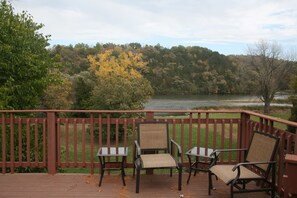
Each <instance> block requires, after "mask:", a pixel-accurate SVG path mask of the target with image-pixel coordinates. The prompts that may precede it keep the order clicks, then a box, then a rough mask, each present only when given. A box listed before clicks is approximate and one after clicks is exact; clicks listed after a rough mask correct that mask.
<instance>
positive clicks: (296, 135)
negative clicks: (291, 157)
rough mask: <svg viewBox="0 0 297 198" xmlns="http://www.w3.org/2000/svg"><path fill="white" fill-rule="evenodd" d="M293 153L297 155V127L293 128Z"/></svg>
mask: <svg viewBox="0 0 297 198" xmlns="http://www.w3.org/2000/svg"><path fill="white" fill-rule="evenodd" d="M294 147H295V148H294V154H295V155H297V128H296V130H295V144H294Z"/></svg>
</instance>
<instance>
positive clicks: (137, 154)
mask: <svg viewBox="0 0 297 198" xmlns="http://www.w3.org/2000/svg"><path fill="white" fill-rule="evenodd" d="M134 144H135V151H136V158H139V157H140V154H141V149H140V146H139V144H138V142H137V140H135V141H134Z"/></svg>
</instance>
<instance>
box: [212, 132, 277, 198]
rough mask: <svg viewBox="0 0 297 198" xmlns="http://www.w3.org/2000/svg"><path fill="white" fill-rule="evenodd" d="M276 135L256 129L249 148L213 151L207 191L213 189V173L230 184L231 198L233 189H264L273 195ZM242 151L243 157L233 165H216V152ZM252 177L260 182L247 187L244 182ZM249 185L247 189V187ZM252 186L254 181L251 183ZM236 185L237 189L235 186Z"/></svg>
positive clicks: (248, 190)
mask: <svg viewBox="0 0 297 198" xmlns="http://www.w3.org/2000/svg"><path fill="white" fill-rule="evenodd" d="M278 143H279V138H277V137H275V136H272V135H270V134H265V133H262V132H258V131H255V132H254V134H253V137H252V140H251V142H250V145H249V148H248V149H222V150H216V151H214V152H213V153H212V155H213V156H214V159H215V160H214V161H213V163H212V164H211V167H210V169H209V172H208V177H209V186H208V194H209V195H210V194H211V190H212V189H213V183H212V175H215V176H217V177H218V178H219V179H221V180H223V182H224V183H226V184H227V185H230V193H231V198H233V194H234V193H246V192H259V191H266V192H270V193H271V198H274V196H275V177H276V175H275V174H276V173H275V168H276V162H275V161H273V160H274V157H275V153H276V150H277V147H278ZM233 151H245V160H244V162H242V163H238V164H236V165H217V163H216V162H217V160H218V158H219V155H217V152H220V153H222V152H233ZM270 170H271V178H270V174H269V173H270ZM251 181H256V182H257V184H259V182H260V183H261V186H258V187H256V188H252V189H251V188H250V186H249V185H247V184H248V183H249V182H251ZM247 187H249V189H248V188H247ZM254 187H255V185H254ZM234 188H236V189H237V190H236V189H234Z"/></svg>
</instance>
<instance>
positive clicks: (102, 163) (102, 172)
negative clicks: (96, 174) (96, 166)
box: [99, 157, 105, 186]
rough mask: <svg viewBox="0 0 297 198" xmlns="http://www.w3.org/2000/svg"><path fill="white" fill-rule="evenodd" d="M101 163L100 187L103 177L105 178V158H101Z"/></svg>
mask: <svg viewBox="0 0 297 198" xmlns="http://www.w3.org/2000/svg"><path fill="white" fill-rule="evenodd" d="M102 158H103V159H102ZM99 161H100V181H99V186H101V184H102V179H103V176H104V169H105V160H104V157H99Z"/></svg>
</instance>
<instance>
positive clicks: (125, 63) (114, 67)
mask: <svg viewBox="0 0 297 198" xmlns="http://www.w3.org/2000/svg"><path fill="white" fill-rule="evenodd" d="M89 61H90V71H91V72H94V73H95V75H96V78H97V79H96V85H95V87H94V89H93V91H92V95H91V97H90V100H89V108H90V109H105V110H133V109H143V108H144V104H145V103H146V102H147V100H148V99H149V98H150V96H151V95H152V92H153V90H152V88H151V85H150V83H149V81H148V80H146V79H145V78H143V76H142V74H141V72H142V71H143V70H144V69H145V65H146V64H145V63H144V62H143V61H142V55H141V54H139V53H133V52H131V51H124V50H122V48H115V49H110V50H106V51H105V52H103V53H101V54H97V55H96V56H89ZM112 116H113V117H118V116H119V115H112ZM122 116H124V115H122ZM130 116H131V115H130ZM111 127H112V128H111V130H110V131H111V133H110V137H111V139H115V138H116V137H115V131H116V130H115V129H114V128H113V127H114V126H111ZM102 133H103V134H102V135H103V140H104V139H105V138H106V134H107V129H106V128H104V127H103V130H102ZM123 134H124V129H123V127H121V126H120V127H119V138H120V139H121V138H123ZM97 135H98V131H97V130H96V129H95V137H96V136H97Z"/></svg>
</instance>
